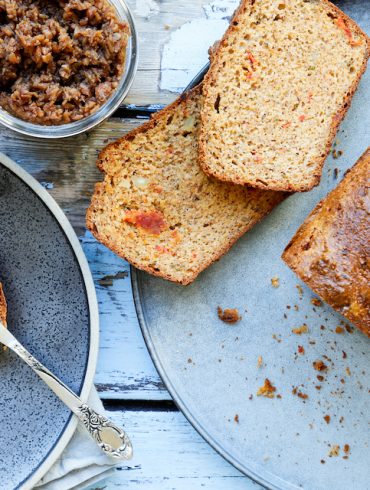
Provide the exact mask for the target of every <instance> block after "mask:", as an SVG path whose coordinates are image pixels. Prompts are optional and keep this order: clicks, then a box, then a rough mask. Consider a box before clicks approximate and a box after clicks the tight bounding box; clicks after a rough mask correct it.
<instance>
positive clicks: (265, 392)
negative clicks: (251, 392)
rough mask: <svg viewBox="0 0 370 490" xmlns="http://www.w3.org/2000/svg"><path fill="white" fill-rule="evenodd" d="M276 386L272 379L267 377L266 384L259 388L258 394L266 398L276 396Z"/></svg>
mask: <svg viewBox="0 0 370 490" xmlns="http://www.w3.org/2000/svg"><path fill="white" fill-rule="evenodd" d="M275 391H276V388H275V386H273V385H272V383H271V381H270V380H269V379H268V378H266V379H265V382H264V385H263V386H261V387H260V388H258V391H257V396H264V397H266V398H274V397H275Z"/></svg>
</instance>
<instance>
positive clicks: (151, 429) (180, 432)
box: [89, 411, 262, 490]
mask: <svg viewBox="0 0 370 490" xmlns="http://www.w3.org/2000/svg"><path fill="white" fill-rule="evenodd" d="M108 413H109V416H110V417H111V418H112V419H113V420H115V421H116V422H117V423H119V424H123V423H124V424H125V428H126V429H127V432H128V433H129V434H130V436H131V438H132V442H133V445H134V448H135V454H134V459H133V460H132V461H130V462H129V464H127V465H126V464H125V465H124V466H122V467H121V468H122V469H120V470H118V471H117V472H116V474H115V476H113V477H111V478H109V479H108V480H106V481H104V482H101V483H99V484H97V485H93V486H91V487H89V489H90V490H98V489H99V490H102V489H104V490H114V489H119V488H123V487H125V488H130V489H131V488H132V489H140V490H158V489H161V490H174V489H176V490H188V489H189V488H191V489H192V490H198V489H199V490H200V489H204V488H206V489H212V490H225V489H232V490H259V489H261V488H262V487H260V486H259V485H257V484H255V483H253V482H252V481H251V480H250V479H249V478H247V477H245V476H243V475H242V474H241V473H240V472H239V471H238V470H236V469H235V468H234V467H233V466H231V465H230V464H229V463H227V462H226V461H225V460H224V459H223V458H222V457H221V456H219V455H218V454H217V453H216V452H215V451H214V450H213V449H212V448H211V447H210V446H209V445H208V444H207V443H206V442H205V441H204V440H203V439H202V438H201V437H200V436H199V435H198V434H197V433H196V431H195V430H194V429H193V428H192V427H191V426H190V425H189V423H188V422H187V420H186V419H185V418H184V416H183V415H182V414H181V413H179V412H162V411H158V412H157V411H147V412H146V411H142V412H134V411H127V412H125V413H123V412H122V411H109V412H108Z"/></svg>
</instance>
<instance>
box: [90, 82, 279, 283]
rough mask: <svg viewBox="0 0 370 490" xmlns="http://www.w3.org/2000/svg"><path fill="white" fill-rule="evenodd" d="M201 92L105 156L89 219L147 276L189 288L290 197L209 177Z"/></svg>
mask: <svg viewBox="0 0 370 490" xmlns="http://www.w3.org/2000/svg"><path fill="white" fill-rule="evenodd" d="M200 105H201V88H200V87H198V88H196V89H194V90H192V91H191V92H189V93H188V94H186V95H184V96H182V97H180V98H179V99H178V100H177V101H175V102H174V103H173V104H172V105H170V106H169V107H168V108H166V109H164V110H162V111H161V112H159V113H158V114H156V115H155V116H154V117H153V118H152V119H151V121H149V122H147V123H146V124H144V125H142V126H141V127H139V128H137V129H135V130H134V131H132V132H130V133H129V134H127V135H126V136H125V137H123V138H122V139H120V140H118V141H117V142H115V143H113V144H110V145H108V146H107V147H106V148H105V149H104V150H103V151H102V153H101V154H100V157H99V161H98V166H99V168H100V169H101V170H102V171H104V172H105V179H104V182H102V183H98V184H97V185H96V188H95V194H94V196H93V198H92V201H91V205H90V208H89V209H88V212H87V227H88V229H89V230H91V232H92V233H93V234H94V235H95V237H96V238H97V239H98V240H99V241H100V242H102V243H103V244H104V245H106V246H107V247H109V248H110V249H111V250H113V251H114V252H116V253H117V254H118V255H120V256H121V257H123V258H125V259H126V260H128V261H129V262H130V263H131V264H133V265H134V266H135V267H138V268H139V269H143V270H145V271H147V272H150V273H151V274H154V275H156V276H160V277H163V278H165V279H168V280H170V281H175V282H178V283H181V284H189V283H191V282H192V281H193V280H194V279H195V278H196V277H197V275H198V274H199V273H200V272H201V271H202V270H203V269H205V268H206V267H208V266H209V265H210V264H211V263H212V262H214V261H215V260H217V259H218V258H219V257H220V256H221V255H223V254H224V253H226V252H227V251H228V250H229V248H230V247H231V246H232V244H233V243H234V242H235V241H236V240H237V239H238V238H239V237H240V236H241V235H243V234H244V233H245V232H246V231H247V230H249V229H250V228H251V227H252V226H253V225H254V224H255V223H257V222H258V221H259V220H260V219H261V218H262V217H263V216H265V215H266V214H267V213H268V212H270V211H271V209H272V208H273V207H274V206H275V205H276V204H278V203H279V202H280V201H281V200H282V199H283V198H284V196H285V195H284V194H283V193H277V192H270V191H261V190H258V189H247V188H244V187H242V186H235V185H233V184H225V183H222V182H218V181H215V180H214V179H210V178H208V177H207V176H206V175H205V174H204V173H203V172H202V170H201V169H200V167H199V164H198V161H197V160H198V131H199V124H200V114H199V113H200Z"/></svg>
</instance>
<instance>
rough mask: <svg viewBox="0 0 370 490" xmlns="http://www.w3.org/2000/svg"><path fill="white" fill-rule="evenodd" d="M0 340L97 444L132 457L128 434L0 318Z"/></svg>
mask: <svg viewBox="0 0 370 490" xmlns="http://www.w3.org/2000/svg"><path fill="white" fill-rule="evenodd" d="M0 342H2V343H3V344H4V345H6V346H7V347H9V349H11V350H12V351H13V352H15V353H16V354H17V355H18V356H19V357H20V358H21V359H22V360H23V361H24V362H25V363H26V364H28V366H30V368H32V369H33V371H34V372H35V373H36V374H37V375H38V376H39V377H40V378H41V379H42V380H43V381H44V382H45V383H46V384H47V385H48V386H49V388H51V390H52V391H53V392H54V393H55V394H56V395H57V396H58V397H59V398H60V400H61V401H62V402H63V403H64V404H65V405H67V407H68V408H69V409H70V410H71V411H72V412H73V413H74V414H75V415H77V417H78V418H79V420H80V421H81V422H82V423H83V425H84V427H85V428H86V429H87V431H88V432H89V434H90V435H91V437H92V438H93V439H94V440H95V442H96V443H97V445H98V446H99V447H100V448H101V449H102V451H104V452H105V453H106V454H107V455H109V456H111V457H113V458H115V459H117V460H126V459H131V458H132V445H131V441H130V439H129V437H128V435H127V434H126V433H125V431H124V430H123V429H121V428H120V427H118V426H117V425H116V424H114V423H113V422H112V421H110V420H109V419H107V418H106V417H105V416H104V415H101V414H99V413H97V412H96V411H95V410H93V409H92V408H91V407H89V406H88V405H86V403H83V402H82V400H81V399H80V398H79V397H78V396H77V395H76V394H75V393H73V391H72V390H70V389H69V388H68V386H67V385H65V384H64V383H63V382H62V381H61V380H60V379H59V378H57V377H56V376H55V375H54V374H53V373H52V372H51V371H49V369H47V368H46V367H45V366H44V365H43V364H42V363H41V362H39V361H38V360H37V359H36V358H35V357H33V355H32V354H30V352H28V350H27V349H25V348H24V347H23V345H22V344H21V343H20V342H18V340H17V339H16V338H15V337H14V336H13V335H12V334H11V333H10V332H9V330H6V329H5V327H4V326H3V325H2V324H1V322H0Z"/></svg>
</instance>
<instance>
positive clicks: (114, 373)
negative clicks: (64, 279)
mask: <svg viewBox="0 0 370 490" xmlns="http://www.w3.org/2000/svg"><path fill="white" fill-rule="evenodd" d="M81 243H82V246H83V249H84V251H85V254H86V256H87V258H88V261H89V264H90V268H91V271H92V274H93V277H94V281H95V286H96V291H97V296H98V302H99V313H100V332H101V338H100V350H99V360H98V367H97V372H96V376H95V384H96V386H97V388H98V391H99V395H100V397H101V398H103V399H104V398H105V399H107V398H108V399H131V400H137V399H140V400H169V399H171V398H170V395H169V394H168V392H167V390H166V389H165V388H164V386H163V383H162V381H161V379H160V378H159V376H158V374H157V371H156V370H155V368H154V366H153V363H152V361H151V359H150V357H149V354H148V351H147V348H146V346H145V342H144V340H143V337H142V334H141V330H140V327H139V324H138V320H137V317H136V312H135V307H134V303H133V300H132V293H131V280H130V269H129V265H128V264H127V262H125V261H124V260H122V259H120V258H119V257H117V256H116V255H114V254H113V253H112V252H110V251H109V250H108V249H107V248H105V247H104V246H103V245H101V244H99V243H98V242H97V241H96V240H95V239H94V238H93V237H92V235H91V234H90V233H87V234H86V235H85V236H84V237H83V238H81Z"/></svg>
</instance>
